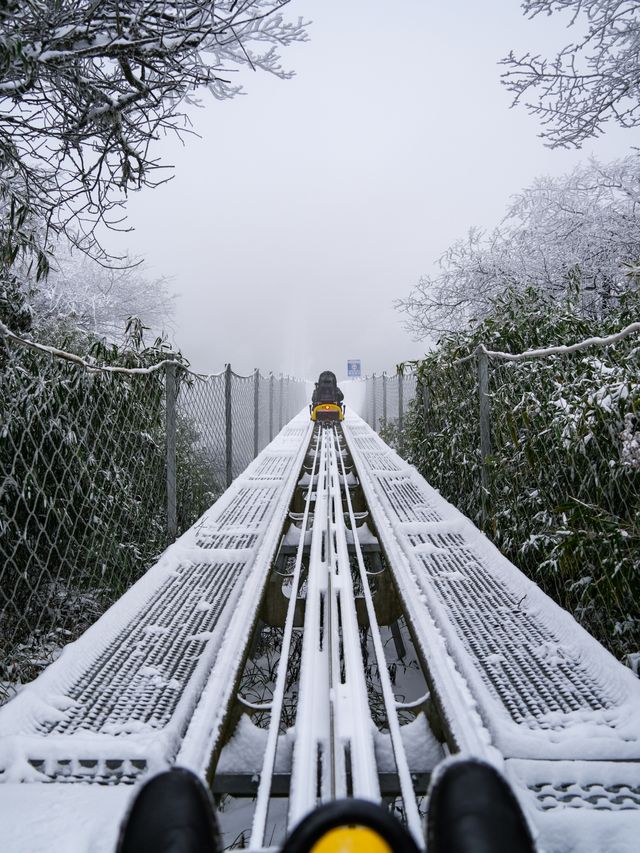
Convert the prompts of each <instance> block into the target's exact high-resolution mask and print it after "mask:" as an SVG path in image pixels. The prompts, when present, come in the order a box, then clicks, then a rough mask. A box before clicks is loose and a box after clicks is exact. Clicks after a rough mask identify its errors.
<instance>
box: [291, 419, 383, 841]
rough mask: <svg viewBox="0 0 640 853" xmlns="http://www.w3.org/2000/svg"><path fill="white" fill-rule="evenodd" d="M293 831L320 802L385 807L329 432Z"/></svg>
mask: <svg viewBox="0 0 640 853" xmlns="http://www.w3.org/2000/svg"><path fill="white" fill-rule="evenodd" d="M320 441H321V446H320V466H319V473H318V482H317V489H316V505H315V514H314V526H313V534H312V539H311V551H310V558H309V577H308V585H307V602H306V610H305V623H304V635H303V647H302V663H301V676H300V688H299V697H298V709H297V715H296V726H295V745H294V751H293V765H292V773H291V793H290V802H289V815H288V824H289V827H290V828H293V827H294V826H295V825H297V823H298V822H299V821H300V820H301V819H302V818H303V817H304V816H305V815H306V814H308V813H309V812H310V811H312V810H313V809H314V808H315V807H316V805H317V804H318V803H319V802H326V801H328V800H331V799H335V798H339V797H345V796H355V797H362V798H365V799H370V800H376V801H377V800H379V799H380V787H379V782H378V772H377V766H376V759H375V750H374V743H373V721H372V719H371V713H370V710H369V703H368V696H367V689H366V684H365V680H364V665H363V661H362V652H361V648H360V636H359V632H358V622H357V615H356V608H355V595H354V589H353V581H352V578H351V566H350V560H349V552H348V546H347V538H346V527H345V522H344V512H343V505H342V488H341V480H340V477H339V472H338V457H339V454H340V447H339V444H338V439H337V434H336V432H335V430H334V429H323V430H322V431H321V439H320Z"/></svg>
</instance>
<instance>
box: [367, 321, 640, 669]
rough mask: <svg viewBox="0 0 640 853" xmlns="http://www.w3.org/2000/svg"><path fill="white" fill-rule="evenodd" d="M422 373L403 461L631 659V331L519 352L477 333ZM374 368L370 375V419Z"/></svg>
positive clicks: (636, 471)
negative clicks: (466, 346)
mask: <svg viewBox="0 0 640 853" xmlns="http://www.w3.org/2000/svg"><path fill="white" fill-rule="evenodd" d="M636 325H637V324H636ZM630 328H631V327H630ZM417 380H418V381H417V391H416V395H415V398H414V402H413V405H412V406H411V407H410V411H409V412H408V414H407V415H406V416H405V418H404V422H403V436H402V441H401V442H396V443H397V444H398V445H400V446H403V447H404V451H405V455H406V456H407V458H408V459H409V461H411V462H412V463H414V464H415V465H416V466H417V467H418V468H419V470H420V471H421V473H422V474H423V475H424V476H425V477H426V479H427V480H428V481H429V482H430V483H431V485H432V486H434V487H435V488H436V489H438V490H439V491H440V492H441V494H442V495H443V496H444V497H446V498H447V499H448V500H450V501H451V502H452V503H453V504H455V505H456V506H457V507H458V508H459V509H460V510H461V511H462V512H463V513H464V514H465V515H466V516H468V517H469V518H471V519H472V520H473V521H474V522H475V523H476V524H477V525H478V526H479V527H480V528H481V529H483V530H484V531H485V532H486V533H487V535H488V536H489V537H491V539H493V541H494V542H495V543H496V545H497V546H498V547H499V548H500V550H501V551H502V552H503V553H504V554H506V556H507V557H508V558H509V559H510V560H512V561H513V562H514V563H515V564H516V565H518V566H519V567H520V568H521V569H522V570H523V571H524V572H525V573H526V574H527V575H528V576H529V577H530V578H532V579H533V580H534V581H536V583H538V584H539V585H540V586H541V587H542V588H543V589H544V591H545V592H547V594H549V595H550V596H551V597H552V598H554V599H555V600H556V601H557V602H558V603H559V604H560V605H561V606H562V607H564V608H565V609H567V610H568V611H569V612H571V613H572V614H573V615H574V617H575V618H576V619H577V620H578V621H579V622H580V623H581V624H582V625H583V626H584V627H585V628H587V630H589V631H590V632H591V633H592V634H593V635H595V636H596V637H597V638H598V639H599V640H600V642H602V643H603V644H604V645H605V646H606V647H607V648H609V649H610V650H611V651H612V652H613V653H614V654H615V655H616V656H618V657H619V658H620V659H622V660H625V661H626V662H627V663H628V664H630V665H631V666H632V667H633V668H634V669H635V671H636V672H638V665H639V662H640V339H639V336H638V331H637V330H636V329H633V330H632V331H631V333H628V334H627V333H625V334H624V335H623V336H622V337H620V336H619V335H616V336H612V337H611V338H610V339H608V340H607V339H604V340H595V341H585V342H584V345H583V344H579V345H577V346H576V347H575V348H573V347H569V348H566V347H560V348H550V349H548V350H543V351H539V352H537V353H524V354H522V355H518V356H511V355H510V354H507V353H499V352H489V351H487V350H486V349H485V348H484V347H482V346H481V347H479V348H478V351H477V352H476V353H475V354H473V355H472V356H470V357H467V358H464V359H458V360H455V361H451V362H446V361H445V360H443V359H442V358H440V357H439V356H435V357H434V358H432V359H430V360H428V362H425V363H424V365H423V369H421V370H420V372H419V374H418V377H417ZM379 382H380V380H379V378H378V379H377V382H376V383H375V384H374V381H373V379H368V380H367V384H368V388H367V395H366V397H367V400H368V401H369V402H368V404H367V405H368V408H367V409H366V412H367V420H368V421H369V423H372V419H371V407H372V402H371V401H372V400H373V399H374V394H375V400H376V405H378V406H379V400H380V396H379V389H378V387H376V384H377V385H378V386H379ZM378 417H379V416H378ZM378 428H379V429H381V430H382V432H383V433H384V427H383V426H381V424H380V422H378Z"/></svg>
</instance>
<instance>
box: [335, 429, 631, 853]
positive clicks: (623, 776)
mask: <svg viewBox="0 0 640 853" xmlns="http://www.w3.org/2000/svg"><path fill="white" fill-rule="evenodd" d="M344 433H345V436H346V439H347V442H348V445H349V448H350V450H351V453H352V455H353V458H354V462H355V465H356V469H357V472H358V477H359V479H360V482H361V484H362V488H363V490H364V493H365V497H366V499H367V502H368V505H369V509H370V511H371V514H372V517H373V521H374V523H375V526H376V528H377V534H378V537H379V539H380V542H381V544H382V545H383V548H384V550H385V553H386V556H387V559H388V560H389V562H390V565H391V568H392V570H393V573H394V577H395V579H396V583H397V586H398V590H399V592H400V595H401V598H402V600H403V603H404V606H405V608H406V611H407V614H408V616H409V618H410V621H411V625H412V629H413V631H414V632H415V635H416V639H417V641H418V643H419V646H420V647H421V649H422V653H423V655H424V658H425V660H426V662H427V665H428V667H429V669H430V672H431V677H432V682H433V687H434V690H435V693H436V695H437V699H438V702H439V706H440V707H441V710H442V712H443V715H444V718H445V721H446V724H447V725H448V727H449V730H450V735H451V737H452V738H453V740H454V741H455V742H456V743H457V747H458V748H459V749H461V750H462V751H463V752H468V753H471V754H475V755H478V756H479V757H483V758H485V759H488V760H490V761H493V762H494V763H497V764H498V765H499V766H502V767H503V769H505V771H506V772H507V773H508V775H509V776H510V778H511V779H512V780H513V781H514V783H515V785H516V790H517V793H518V796H519V797H520V799H521V801H522V802H523V805H524V806H525V809H526V810H527V812H528V813H529V814H530V815H532V816H533V817H534V821H535V822H536V823H537V824H538V825H539V826H540V827H541V831H542V837H543V838H545V832H547V833H550V830H549V827H550V826H551V825H550V824H548V823H544V821H543V820H542V817H543V816H544V815H546V814H547V813H548V814H553V815H554V816H556V815H558V814H562V815H563V817H562V820H565V821H566V820H568V819H569V818H570V816H571V815H575V814H578V813H580V814H582V813H584V811H585V810H590V811H592V812H594V813H595V812H597V813H598V814H599V815H601V818H599V819H601V820H604V819H605V818H602V815H604V814H605V813H606V815H608V816H609V817H608V818H606V820H609V818H611V815H612V814H613V813H614V812H615V814H616V816H617V820H618V821H619V823H618V824H611V825H609V823H607V829H606V832H603V837H605V836H606V837H608V838H609V839H610V841H611V839H614V841H613V842H612V846H611V847H608V846H607V847H600V846H598V843H597V842H595V841H593V844H594V846H593V847H588V848H585V847H581V846H580V843H577V846H575V847H571V848H569V847H567V848H566V849H575V850H582V849H584V850H586V849H589V850H597V849H603V850H604V849H614V848H615V833H616V832H617V831H618V830H620V831H622V833H623V834H622V836H620V837H625V838H628V837H629V828H628V826H627V824H624V826H623V823H622V822H620V817H619V813H620V809H624V810H625V813H628V814H630V815H631V818H629V819H632V820H634V821H635V823H634V824H633V825H634V827H635V830H633V831H635V832H638V831H640V796H639V792H640V681H639V680H638V679H637V678H636V677H635V676H634V675H633V674H632V673H631V671H630V670H628V669H627V668H626V667H624V666H622V664H620V663H619V662H618V661H616V660H615V659H614V658H613V657H612V656H611V655H610V654H609V653H608V652H607V651H606V650H605V649H604V648H603V647H602V646H601V645H600V644H599V643H598V642H597V641H596V640H595V639H593V638H592V637H591V636H590V635H588V634H587V633H586V632H585V631H584V630H583V629H582V628H581V627H580V626H579V625H578V624H577V623H576V622H575V621H574V619H573V618H572V617H571V616H570V615H569V614H568V613H566V612H565V611H564V610H562V609H561V608H559V607H558V606H557V605H555V603H553V602H552V601H551V600H550V599H549V598H548V597H547V596H546V595H544V593H542V591H541V590H540V589H539V588H538V587H537V586H536V585H535V584H533V583H532V582H531V581H529V580H528V579H527V578H525V577H524V575H523V574H522V573H521V572H520V571H519V570H518V569H517V568H516V567H515V566H513V565H512V564H511V563H510V562H509V561H508V560H507V559H506V558H505V557H504V556H503V555H502V554H501V553H500V552H499V551H498V550H497V549H496V548H495V547H494V546H493V545H492V544H491V543H490V542H489V540H488V539H487V538H486V537H485V536H484V534H482V533H481V532H480V531H479V530H478V529H477V528H476V527H475V526H474V525H473V524H472V523H471V522H470V521H469V520H468V519H466V518H465V517H464V516H463V515H461V513H459V512H458V511H457V510H456V509H455V508H454V507H453V506H452V505H451V504H449V503H448V502H447V501H445V500H444V499H443V498H442V497H441V496H440V495H439V494H438V493H437V492H436V491H435V490H434V489H433V488H431V487H430V486H429V484H428V483H427V482H426V481H425V480H424V479H423V478H422V477H421V476H420V475H419V474H418V472H417V471H416V470H415V468H413V467H412V466H410V465H408V464H407V463H405V462H404V461H403V460H402V459H401V458H400V457H399V456H398V455H397V454H396V453H395V452H394V451H393V450H392V449H391V448H389V447H388V446H387V445H386V444H385V443H384V442H383V441H382V440H381V439H380V438H379V437H378V436H377V435H376V434H375V433H374V432H373V430H372V429H370V428H369V427H368V426H367V425H366V424H365V423H364V422H363V421H362V420H361V419H360V418H358V417H357V416H356V415H353V414H349V415H348V417H347V420H346V421H345V425H344ZM567 816H569V817H567ZM553 820H554V821H555V820H558V818H557V817H554V818H553ZM541 821H542V822H541ZM625 826H626V829H625V828H624V827H625ZM567 827H568V830H567V831H568V832H569V833H573V834H574V837H575V838H578V839H579V838H580V832H578V831H577V825H575V824H572V825H569V824H567ZM608 833H613V835H611V834H608ZM546 837H547V839H549V838H551V835H550V834H548V835H547V836H546ZM548 844H549V846H548V848H546V849H548V850H553V849H556V848H555V842H554V841H548ZM607 844H609V842H607ZM563 849H565V848H563ZM615 849H617V848H615Z"/></svg>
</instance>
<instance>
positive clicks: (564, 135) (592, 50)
mask: <svg viewBox="0 0 640 853" xmlns="http://www.w3.org/2000/svg"><path fill="white" fill-rule="evenodd" d="M521 5H522V8H523V11H524V13H525V14H526V15H528V16H529V17H531V18H534V17H536V16H537V15H543V14H544V15H551V14H553V13H558V12H560V13H566V14H565V18H564V20H565V21H566V22H567V23H568V24H569V25H570V26H573V25H577V26H578V27H579V28H580V30H581V31H580V33H579V34H578V37H577V38H576V39H575V41H573V42H572V43H570V44H568V45H566V46H565V47H563V48H562V50H560V51H559V52H558V53H557V54H556V56H555V57H554V58H553V59H551V60H548V59H546V58H544V57H542V56H540V55H535V54H531V53H527V54H525V55H524V56H515V55H514V54H513V52H511V53H510V54H509V56H508V57H506V58H505V59H503V60H502V62H503V64H504V65H506V66H507V68H508V71H507V72H506V73H505V74H504V75H503V80H504V83H505V84H506V86H507V87H508V88H509V89H510V90H511V91H512V92H513V93H514V96H515V98H514V103H515V104H517V103H523V104H524V105H525V107H526V108H527V109H528V110H529V112H530V113H532V114H533V115H536V116H538V118H539V119H540V122H541V124H542V133H541V136H542V137H543V138H544V139H546V140H547V143H548V144H549V145H550V146H551V147H559V146H561V147H569V146H575V147H577V148H579V147H580V146H581V145H582V143H583V142H585V140H587V139H589V138H590V137H594V136H599V135H601V134H602V132H603V130H604V127H605V125H606V123H607V122H608V121H611V120H613V121H614V122H616V123H617V124H619V125H621V126H622V127H637V126H638V123H640V5H638V3H637V2H635V0H523V2H522V4H521Z"/></svg>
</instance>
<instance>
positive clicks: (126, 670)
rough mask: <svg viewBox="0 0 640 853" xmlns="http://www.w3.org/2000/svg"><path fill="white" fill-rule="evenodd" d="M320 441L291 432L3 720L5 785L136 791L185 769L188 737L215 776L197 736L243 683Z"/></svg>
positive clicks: (302, 429) (298, 428) (205, 740)
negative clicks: (207, 701) (244, 661)
mask: <svg viewBox="0 0 640 853" xmlns="http://www.w3.org/2000/svg"><path fill="white" fill-rule="evenodd" d="M310 434H311V427H310V425H309V424H308V423H307V420H306V418H305V419H299V420H295V419H294V421H292V422H291V424H289V425H288V426H286V427H285V428H284V429H283V430H282V432H281V433H280V434H279V435H278V436H277V437H276V439H275V440H274V441H273V442H272V443H271V444H270V445H269V446H268V448H266V449H265V450H264V451H263V453H262V454H260V455H259V456H258V457H257V458H256V460H255V461H254V462H253V463H252V464H251V465H249V467H248V468H247V469H246V471H245V472H244V473H243V474H242V475H241V476H240V477H238V479H237V480H236V481H235V482H234V483H233V484H232V486H231V487H230V488H229V489H228V490H227V491H226V492H225V494H224V495H223V496H222V497H221V498H220V499H219V500H218V501H217V502H216V503H215V504H214V505H213V506H212V507H211V508H210V509H209V510H208V511H207V512H206V513H205V514H204V515H203V516H202V518H201V519H200V520H199V521H198V522H197V523H196V524H195V525H194V526H193V527H192V528H191V529H190V530H189V531H187V532H186V533H185V534H184V535H183V536H182V537H181V538H180V539H179V540H178V541H177V542H176V543H175V544H174V545H172V546H171V547H170V548H168V549H167V551H166V552H165V553H164V554H163V555H162V557H161V558H160V560H159V562H158V563H157V564H156V565H155V566H154V567H153V568H152V569H150V570H149V571H148V572H147V573H146V575H145V576H144V577H143V578H142V579H141V580H140V581H139V582H138V583H137V584H135V585H134V586H133V587H132V588H131V590H129V592H127V593H126V594H125V595H124V596H123V597H122V598H121V599H120V600H119V601H118V602H117V603H116V604H115V605H114V606H113V607H112V608H111V609H110V610H109V611H108V612H107V613H106V614H105V615H104V616H103V617H102V618H101V619H99V620H98V622H97V623H96V624H95V625H93V626H92V627H91V628H90V629H89V630H88V631H87V632H86V633H85V634H84V635H83V637H81V638H80V640H78V641H77V642H76V643H74V644H72V645H71V646H69V647H67V649H65V651H64V653H63V655H62V656H61V658H60V659H59V660H58V661H56V662H55V663H54V664H52V665H51V666H50V667H48V669H47V670H46V671H45V672H44V673H43V674H42V675H41V676H40V678H38V679H36V681H35V682H33V683H32V684H30V685H28V686H27V687H25V688H24V689H23V690H22V691H21V693H20V694H19V695H18V696H17V697H16V698H15V699H14V700H13V701H11V702H10V703H9V704H8V705H6V706H5V707H3V708H2V709H1V710H0V781H21V780H32V781H34V780H39V781H55V782H72V781H77V780H82V781H96V782H101V783H117V782H125V783H127V782H133V781H135V779H136V778H137V777H138V776H140V774H142V773H145V772H146V771H148V770H151V769H157V768H158V767H160V766H162V765H163V764H164V765H166V764H168V763H171V762H172V761H174V760H175V757H176V754H177V752H178V750H179V749H180V748H181V746H182V744H183V741H184V740H185V739H186V738H188V737H190V738H191V747H192V749H193V750H195V753H196V754H197V755H198V760H199V761H200V762H202V763H204V764H206V762H207V760H208V757H209V755H210V754H211V752H212V750H213V748H214V744H215V738H216V736H217V729H215V727H212V726H209V727H199V726H197V725H196V730H197V731H196V735H195V739H194V736H193V735H192V733H191V729H192V726H193V723H194V720H197V718H198V715H199V713H200V705H201V704H202V702H203V698H204V697H206V695H207V688H208V685H209V683H210V682H211V681H214V682H215V683H216V684H220V683H223V684H224V685H225V689H226V690H227V691H229V690H230V689H231V685H232V684H233V682H234V679H235V672H236V670H237V668H238V666H239V663H240V660H239V655H240V654H241V652H242V648H243V646H242V642H243V640H244V641H246V639H247V625H250V624H251V623H252V621H253V619H254V614H255V612H256V609H257V607H258V604H259V601H260V595H261V592H262V588H263V585H264V582H265V580H266V576H267V572H268V569H269V566H270V563H271V560H272V558H273V555H274V553H275V548H276V545H277V538H278V534H279V531H280V529H281V527H282V524H283V522H284V518H285V515H286V511H287V508H288V505H289V502H290V500H291V497H292V495H293V490H294V488H295V485H296V482H297V478H298V472H299V470H300V467H301V465H302V461H303V458H304V453H305V451H306V447H307V445H308V442H309V439H310ZM234 616H235V622H236V623H237V622H238V621H239V623H240V627H241V629H242V630H241V632H240V634H239V635H238V636H237V637H236V636H235V635H234V634H233V625H232V617H234ZM232 639H234V641H235V642H236V648H235V649H230V642H231V640H232ZM223 694H224V691H221V690H218V693H217V701H218V707H219V708H220V705H221V704H223V703H224V695H223Z"/></svg>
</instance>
